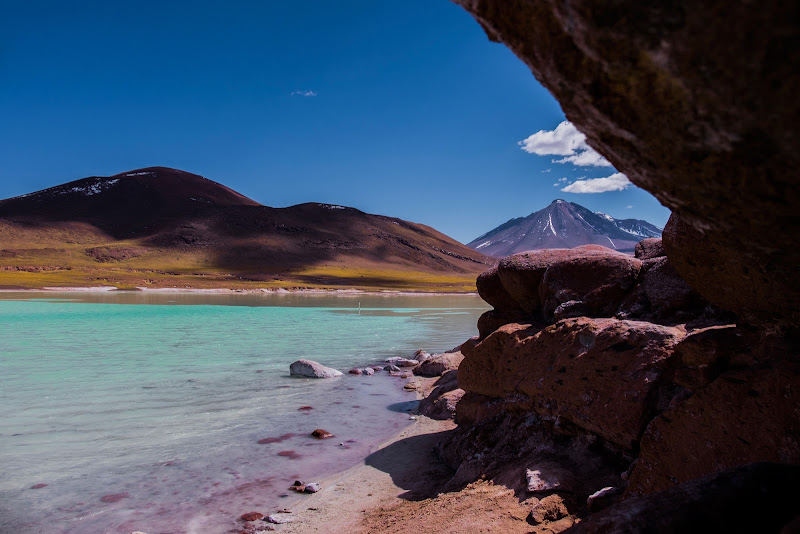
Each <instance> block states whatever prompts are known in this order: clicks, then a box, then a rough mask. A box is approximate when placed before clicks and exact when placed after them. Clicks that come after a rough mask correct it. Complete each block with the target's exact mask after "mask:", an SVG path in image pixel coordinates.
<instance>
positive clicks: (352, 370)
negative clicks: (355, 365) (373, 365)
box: [347, 369, 364, 375]
mask: <svg viewBox="0 0 800 534" xmlns="http://www.w3.org/2000/svg"><path fill="white" fill-rule="evenodd" d="M347 372H348V373H350V374H351V375H360V374H363V373H364V371H362V370H361V369H350V370H349V371H347Z"/></svg>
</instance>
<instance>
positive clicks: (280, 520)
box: [264, 486, 308, 525]
mask: <svg viewBox="0 0 800 534" xmlns="http://www.w3.org/2000/svg"><path fill="white" fill-rule="evenodd" d="M306 487H308V486H306ZM264 521H266V522H267V523H274V524H276V525H282V524H284V523H291V522H292V521H294V517H293V516H291V515H285V514H284V515H278V514H270V515H268V516H267V517H265V518H264Z"/></svg>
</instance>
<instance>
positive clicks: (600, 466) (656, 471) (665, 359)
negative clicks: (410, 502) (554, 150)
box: [441, 0, 800, 532]
mask: <svg viewBox="0 0 800 534" xmlns="http://www.w3.org/2000/svg"><path fill="white" fill-rule="evenodd" d="M455 2H456V3H458V4H460V5H462V6H463V7H465V8H466V9H467V11H469V12H470V13H471V14H472V15H473V16H474V17H475V18H476V19H477V20H478V21H479V22H480V24H481V25H482V26H483V28H484V29H485V30H486V32H487V34H488V35H489V38H490V39H492V40H495V41H498V42H503V43H505V44H507V45H508V46H509V48H511V50H512V51H513V52H514V53H515V54H517V56H519V57H520V59H522V60H523V61H524V62H525V63H526V64H527V65H528V66H529V67H530V68H531V70H532V71H533V74H534V75H535V76H536V78H537V79H538V80H539V81H540V82H541V83H542V84H543V85H544V86H545V87H546V88H548V89H549V90H550V91H551V92H552V93H553V95H554V96H555V97H556V98H557V99H558V100H559V102H560V103H561V105H562V108H563V109H564V112H565V114H566V116H567V118H568V119H569V120H570V121H572V122H573V123H574V124H575V125H576V126H577V127H578V129H580V130H581V131H582V132H584V133H585V134H586V136H587V141H588V143H589V144H590V145H591V146H592V147H593V148H595V149H596V150H597V151H598V152H599V153H601V154H602V155H603V156H605V157H606V158H608V159H609V160H610V161H611V163H613V164H614V166H615V167H616V168H617V169H619V170H620V171H622V172H624V173H625V174H626V175H627V176H628V177H629V178H630V180H631V181H632V182H633V183H635V184H636V185H639V186H641V187H643V188H645V189H647V190H648V191H650V192H651V193H653V194H654V195H655V196H656V197H657V198H658V199H659V200H660V201H661V202H662V203H663V204H664V205H666V206H667V207H669V208H671V209H672V210H673V215H672V217H671V219H670V221H669V223H668V224H667V227H666V228H665V229H664V234H663V243H660V242H658V241H655V240H646V241H644V242H642V243H640V245H639V246H637V249H636V260H637V261H632V260H631V261H629V262H628V263H625V262H624V261H623V260H621V259H618V258H615V257H613V255H612V253H611V252H610V251H607V252H603V251H600V250H597V249H591V248H590V247H586V248H585V249H584V250H583V251H579V252H580V255H576V253H575V252H565V251H553V252H550V253H546V254H544V255H539V254H523V255H516V256H512V257H510V258H506V259H505V260H503V261H501V263H500V264H499V266H498V267H497V269H494V270H491V271H489V272H487V273H484V274H483V275H481V277H480V278H479V280H478V290H479V292H480V294H481V296H482V297H483V298H484V299H485V300H486V301H487V302H489V303H490V304H491V305H492V306H494V308H495V309H494V310H492V311H491V312H488V313H487V314H485V315H484V316H483V317H482V318H481V320H480V321H479V325H478V326H479V332H480V335H479V337H478V338H476V339H473V340H472V341H471V342H468V343H467V344H465V345H464V346H463V347H462V352H463V353H464V356H465V360H464V362H463V364H462V365H461V367H460V369H459V383H460V385H461V387H463V388H464V390H465V394H464V397H463V399H462V400H461V401H460V402H459V404H458V406H457V420H458V421H459V422H461V423H462V425H461V427H460V428H459V430H458V431H457V432H456V433H455V435H454V437H453V438H452V439H451V440H450V442H449V443H448V444H446V445H445V446H443V447H441V453H442V455H443V457H444V458H445V459H447V460H448V461H450V462H451V463H452V464H453V467H454V468H456V469H457V472H456V476H455V477H454V480H453V484H457V483H461V482H464V481H467V480H469V478H470V477H473V476H478V475H486V476H490V477H493V478H495V479H496V480H500V481H503V482H508V483H509V484H510V485H511V487H519V486H520V485H521V484H522V482H521V480H522V479H524V473H525V470H526V469H528V470H529V469H531V466H530V464H537V463H538V464H541V463H545V464H547V463H554V464H555V465H559V466H561V468H563V469H568V470H570V471H571V472H572V473H573V474H575V475H576V477H575V480H577V481H578V482H577V486H576V487H575V488H573V493H571V494H570V495H572V496H573V497H575V500H574V501H571V502H567V503H566V504H567V505H568V506H570V507H576V506H577V507H578V509H580V507H581V503H582V502H584V503H585V498H586V496H587V495H586V492H587V491H591V492H593V491H596V490H599V489H601V488H602V487H604V486H608V487H613V488H615V490H614V491H617V490H618V489H621V488H625V493H624V494H623V495H622V501H621V503H620V504H617V505H615V506H612V507H611V508H609V509H608V510H606V511H604V512H602V513H601V514H598V515H597V516H590V518H589V519H588V520H587V521H584V522H582V523H581V524H580V526H579V527H578V530H579V531H581V532H609V531H619V530H625V531H629V532H644V531H648V532H650V531H658V532H661V531H663V532H672V531H676V530H691V528H692V527H698V526H701V525H702V524H703V523H702V521H701V519H700V518H699V516H698V513H696V512H691V511H689V512H686V513H683V514H680V513H678V512H677V510H678V508H680V506H681V505H680V504H679V505H678V506H677V507H676V505H675V503H676V502H677V503H680V499H681V498H682V497H681V496H684V497H686V496H689V500H692V499H694V501H693V503H689V502H688V501H685V502H687V504H686V506H687V509H688V508H691V509H694V510H710V511H711V510H713V514H715V516H716V517H718V518H720V521H722V523H724V522H725V521H730V517H738V516H739V511H740V509H741V508H742V506H744V505H743V504H742V503H745V502H748V501H747V496H748V495H751V496H752V495H754V493H753V490H756V489H757V491H756V492H755V493H758V492H759V491H761V493H758V496H757V497H753V498H754V499H756V500H758V501H759V502H762V501H763V502H769V501H770V499H772V500H774V502H780V503H781V505H780V506H781V507H782V508H780V510H779V513H776V514H774V515H773V516H772V517H770V520H769V521H768V522H766V523H764V524H761V525H759V526H761V527H764V528H762V529H760V530H761V531H764V532H778V531H780V530H781V528H782V527H783V526H784V525H788V526H787V527H786V528H787V530H786V531H793V530H792V528H794V529H797V527H798V525H800V521H798V520H797V519H793V518H796V516H797V514H798V510H797V507H796V505H795V504H791V503H796V502H797V501H796V490H794V491H790V495H792V496H791V497H790V498H789V500H788V502H789V503H790V504H788V505H787V504H786V502H785V501H784V497H785V495H782V494H781V492H785V491H786V488H796V487H797V485H798V480H799V479H800V475H798V472H797V469H795V468H790V467H788V465H787V464H800V438H798V436H800V397H799V396H798V395H799V394H798V392H800V333H799V332H800V280H798V278H797V277H796V276H795V273H796V271H797V267H798V266H800V250H798V249H797V247H795V246H794V243H795V242H797V241H798V237H800V217H798V215H797V213H798V211H797V210H798V207H800V202H798V201H800V188H798V187H797V170H796V169H797V168H798V163H800V146H799V142H798V140H800V136H798V128H799V127H800V126H798V125H799V124H800V122H799V121H798V120H797V119H798V115H799V113H798V111H800V100H798V99H797V98H796V95H797V94H800V74H798V73H800V68H798V67H800V47H798V46H797V43H798V41H799V39H800V25H798V24H797V22H796V21H797V20H800V5H797V4H792V3H780V2H768V3H767V4H752V3H738V4H730V3H723V2H719V1H713V2H704V3H702V5H700V4H698V3H690V2H687V1H684V0H679V1H677V2H670V3H663V2H662V3H641V2H633V1H631V0H622V1H620V2H614V3H613V4H612V3H597V2H588V1H585V0H566V1H561V2H556V1H554V0H541V1H533V0H519V1H513V2H500V1H497V0H455ZM665 254H666V255H665ZM595 270H596V271H595ZM600 272H602V273H603V275H602V276H597V275H596V274H597V273H600ZM709 303H710V304H709ZM615 347H616V349H615ZM580 382H583V384H580ZM612 385H613V387H611V386H612ZM515 458H516V459H517V460H516V461H517V464H518V465H516V466H514V465H513V462H514V461H515V460H514V459H515ZM764 461H769V462H776V463H779V464H782V465H783V466H786V467H784V469H785V473H786V476H787V477H788V479H787V480H782V481H780V483H778V484H773V483H772V482H771V481H772V480H774V476H773V475H774V473H775V468H766V469H763V468H759V469H755V470H752V471H747V469H748V468H746V467H745V468H743V467H737V466H741V465H743V464H749V463H751V462H764ZM521 464H525V465H521ZM623 464H625V467H622V466H623ZM620 468H621V469H620ZM614 469H620V470H619V471H618V472H617V473H616V474H615V473H614ZM742 469H744V470H745V476H741V473H742V471H741V470H742ZM731 470H732V471H731ZM777 470H778V472H780V470H781V468H780V467H778V468H777ZM723 471H725V473H724V474H717V473H720V472H723ZM715 474H716V475H715ZM701 477H711V478H708V479H706V482H696V481H697V480H698V479H699V478H701ZM720 481H723V482H720ZM601 484H602V486H601ZM680 484H683V486H680V489H676V488H678V485H680ZM703 484H705V485H703ZM720 484H723V485H725V484H728V485H729V486H730V487H726V491H725V492H724V494H723V492H720V491H718V488H720ZM592 487H593V489H592ZM709 488H711V489H709ZM715 488H717V489H715ZM776 488H779V489H776ZM780 488H783V489H780ZM519 491H523V489H521V488H520V489H519ZM663 491H666V493H659V492H663ZM670 492H672V493H670ZM792 499H794V500H792ZM754 502H755V501H754ZM664 510H667V511H666V512H664ZM669 510H676V512H675V513H672V512H670V511H669ZM570 511H574V510H573V508H570ZM684 512H685V510H684ZM703 513H705V511H704V512H703ZM595 517H596V519H595ZM722 523H720V524H722ZM726 524H727V523H726ZM713 525H714V527H713V528H715V529H716V528H717V527H718V526H719V524H717V523H713ZM734 526H736V527H739V526H741V524H740V523H735V524H734ZM759 526H754V527H753V528H756V529H759ZM623 527H624V529H623ZM673 527H674V528H673Z"/></svg>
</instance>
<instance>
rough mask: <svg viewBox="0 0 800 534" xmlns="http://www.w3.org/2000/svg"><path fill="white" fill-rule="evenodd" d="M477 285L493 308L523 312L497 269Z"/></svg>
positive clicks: (483, 297)
mask: <svg viewBox="0 0 800 534" xmlns="http://www.w3.org/2000/svg"><path fill="white" fill-rule="evenodd" d="M475 285H476V286H477V288H478V295H480V297H481V298H482V299H483V300H485V301H486V302H487V303H488V304H489V305H490V306H492V307H493V308H495V309H497V310H504V311H522V310H521V309H520V306H519V304H518V303H517V301H516V300H514V298H512V297H511V295H509V293H508V291H506V289H505V288H504V287H503V284H502V282H501V281H500V275H499V274H498V272H497V267H492V268H491V269H489V270H488V271H485V272H483V273H481V275H480V276H478V279H477V280H476V282H475ZM420 350H421V349H420Z"/></svg>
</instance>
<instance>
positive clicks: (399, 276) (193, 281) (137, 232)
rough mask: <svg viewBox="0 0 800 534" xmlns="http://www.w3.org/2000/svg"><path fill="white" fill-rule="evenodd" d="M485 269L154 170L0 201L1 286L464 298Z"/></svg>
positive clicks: (320, 213) (408, 238) (418, 236)
mask: <svg viewBox="0 0 800 534" xmlns="http://www.w3.org/2000/svg"><path fill="white" fill-rule="evenodd" d="M491 263H492V260H490V259H489V258H487V257H485V256H483V255H482V254H480V253H477V252H475V251H474V250H472V249H470V248H468V247H466V246H464V245H462V244H460V243H458V242H457V241H455V240H453V239H451V238H449V237H447V236H445V235H443V234H441V233H439V232H437V231H436V230H434V229H432V228H429V227H427V226H424V225H421V224H415V223H411V222H408V221H404V220H402V219H397V218H393V217H385V216H382V215H371V214H368V213H364V212H362V211H359V210H357V209H354V208H348V207H345V206H336V205H330V204H320V203H307V204H300V205H297V206H292V207H288V208H270V207H267V206H263V205H261V204H259V203H258V202H256V201H254V200H252V199H250V198H247V197H245V196H244V195H241V194H240V193H237V192H236V191H233V190H232V189H230V188H228V187H225V186H224V185H221V184H219V183H217V182H214V181H211V180H208V179H206V178H203V177H202V176H198V175H195V174H191V173H188V172H184V171H179V170H175V169H167V168H163V167H150V168H146V169H138V170H135V171H130V172H126V173H122V174H117V175H114V176H109V177H91V178H84V179H82V180H77V181H74V182H69V183H66V184H63V185H60V186H56V187H52V188H49V189H45V190H42V191H37V192H34V193H30V194H27V195H22V196H19V197H15V198H10V199H6V200H0V286H6V287H16V286H19V287H42V286H45V285H68V286H75V285H98V284H105V283H107V284H112V285H117V286H120V287H136V286H156V287H170V286H187V285H188V286H191V287H253V286H258V287H265V286H270V287H299V286H303V287H305V286H310V287H320V286H330V287H360V288H373V287H381V288H396V289H469V288H470V287H471V286H472V285H473V284H474V279H475V277H476V276H477V274H479V273H480V272H482V271H483V270H485V269H486V268H487V267H488V266H489V265H490V264H491Z"/></svg>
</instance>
